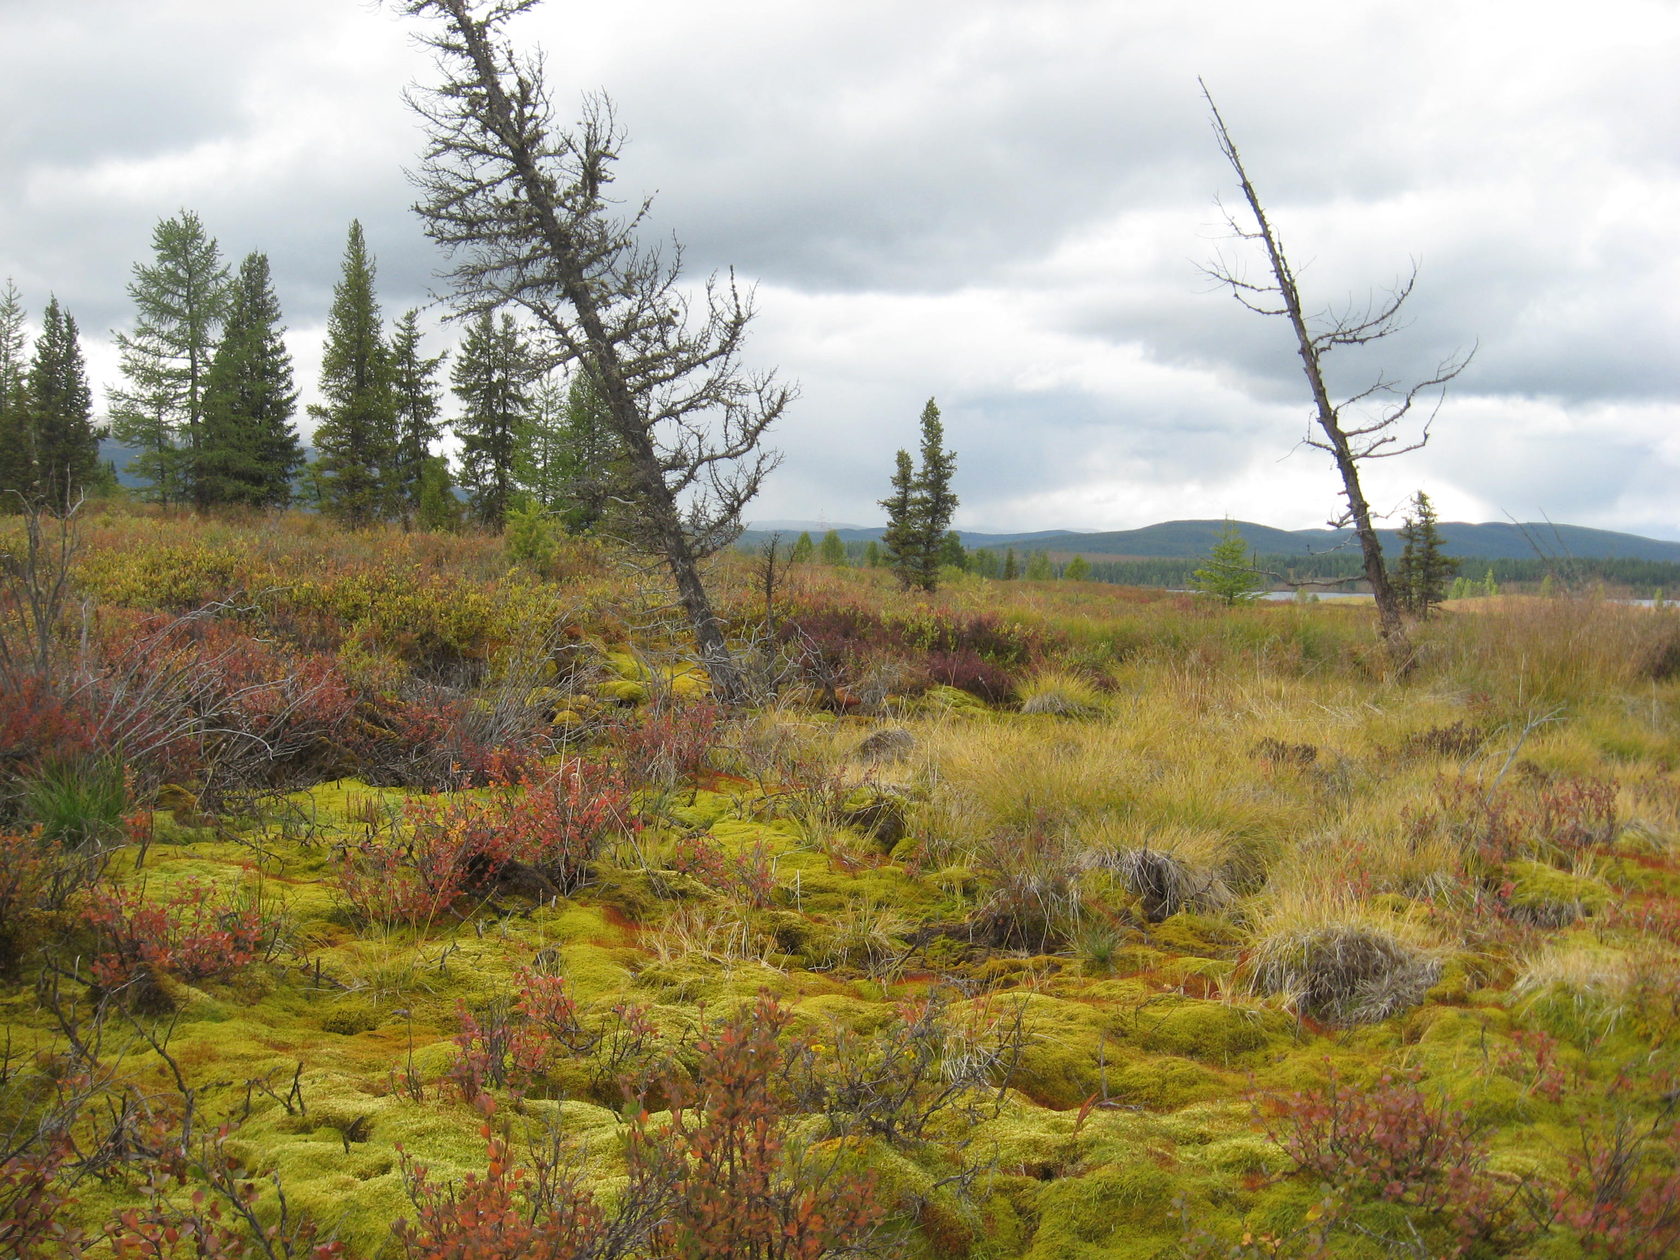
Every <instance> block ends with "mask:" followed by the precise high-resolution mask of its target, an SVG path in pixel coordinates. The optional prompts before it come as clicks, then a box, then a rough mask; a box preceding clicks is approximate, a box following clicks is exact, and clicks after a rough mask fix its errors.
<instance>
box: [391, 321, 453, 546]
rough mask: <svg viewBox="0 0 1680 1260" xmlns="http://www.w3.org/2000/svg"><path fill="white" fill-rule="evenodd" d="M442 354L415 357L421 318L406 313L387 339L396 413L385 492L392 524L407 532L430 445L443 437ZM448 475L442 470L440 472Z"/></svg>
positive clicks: (417, 503)
mask: <svg viewBox="0 0 1680 1260" xmlns="http://www.w3.org/2000/svg"><path fill="white" fill-rule="evenodd" d="M447 357H448V355H447V354H438V355H433V356H432V357H430V358H428V357H426V356H425V355H423V354H421V353H420V312H419V311H417V310H409V311H407V312H405V313H404V314H403V317H402V318H401V319H399V320H398V321H397V327H396V331H395V332H394V333H393V334H392V335H391V405H392V406H393V407H394V408H395V410H396V424H397V427H396V450H395V453H394V455H393V458H392V460H391V477H390V485H389V486H388V489H389V491H390V496H391V500H392V506H393V508H394V509H395V512H396V516H397V519H399V520H400V521H402V524H403V528H404V529H408V528H409V527H410V526H411V525H412V524H413V522H414V520H415V518H416V517H417V516H418V515H419V513H420V499H421V495H422V494H423V492H424V486H425V482H426V478H427V475H428V474H427V470H428V467H429V465H430V461H431V459H432V443H433V442H435V441H437V440H438V439H439V438H440V437H442V436H443V426H442V425H441V424H440V423H439V422H438V416H439V414H440V412H441V407H440V395H441V393H442V389H441V387H440V386H439V384H438V381H437V374H438V370H439V368H441V367H442V366H443V361H444V359H445V358H447ZM445 472H446V473H447V469H445Z"/></svg>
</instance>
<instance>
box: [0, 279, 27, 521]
mask: <svg viewBox="0 0 1680 1260" xmlns="http://www.w3.org/2000/svg"><path fill="white" fill-rule="evenodd" d="M24 318H25V316H24V309H23V296H22V294H20V293H19V292H18V290H17V286H16V285H15V284H13V283H12V281H11V280H10V279H8V280H7V281H6V288H5V290H4V292H0V513H6V512H15V511H17V510H18V508H19V507H21V506H22V500H23V499H25V498H27V497H28V496H29V495H30V493H31V492H32V490H33V488H34V482H35V455H34V449H35V431H34V427H33V425H32V424H31V423H30V420H29V409H28V395H27V393H26V392H25V390H24V379H25V376H26V374H27V371H28V360H27V358H26V356H25V353H24V351H25V350H26V348H27V338H26V337H25V335H24Z"/></svg>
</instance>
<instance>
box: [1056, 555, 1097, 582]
mask: <svg viewBox="0 0 1680 1260" xmlns="http://www.w3.org/2000/svg"><path fill="white" fill-rule="evenodd" d="M1062 576H1063V577H1065V578H1066V579H1067V580H1068V581H1070V582H1083V581H1085V580H1086V579H1087V578H1089V577H1090V576H1091V562H1090V561H1089V560H1087V559H1086V558H1085V557H1084V556H1075V557H1074V558H1073V559H1071V560H1069V561H1068V562H1067V568H1065V569H1063V570H1062Z"/></svg>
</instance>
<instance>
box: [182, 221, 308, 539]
mask: <svg viewBox="0 0 1680 1260" xmlns="http://www.w3.org/2000/svg"><path fill="white" fill-rule="evenodd" d="M280 319H281V315H280V299H279V298H278V297H276V296H275V293H274V285H273V281H272V279H271V277H270V274H269V266H268V255H266V254H263V253H256V252H253V253H251V254H248V255H247V256H246V258H245V261H244V262H243V263H241V264H240V266H239V274H238V276H237V277H236V278H235V279H234V281H233V285H232V287H231V289H230V296H229V299H228V308H227V322H226V325H225V326H224V328H223V331H222V340H221V344H220V345H218V346H217V347H216V353H215V356H214V357H213V358H212V359H211V360H210V370H209V373H208V374H207V376H206V381H205V387H204V421H203V432H202V438H201V441H200V444H199V452H198V460H197V472H196V476H195V477H194V485H195V487H196V489H197V497H198V500H199V502H201V503H203V504H205V505H213V504H222V503H228V504H243V505H247V506H250V507H284V506H285V505H286V504H287V503H289V502H291V497H292V476H293V474H294V473H296V472H297V470H298V466H299V465H300V464H302V463H303V451H302V448H301V447H300V446H299V445H298V437H297V432H296V430H295V429H293V427H292V415H293V413H294V412H295V411H296V409H297V390H296V389H294V388H293V387H292V356H291V353H290V352H289V351H288V350H287V349H286V342H285V332H286V330H285V328H283V327H282V326H281V323H280Z"/></svg>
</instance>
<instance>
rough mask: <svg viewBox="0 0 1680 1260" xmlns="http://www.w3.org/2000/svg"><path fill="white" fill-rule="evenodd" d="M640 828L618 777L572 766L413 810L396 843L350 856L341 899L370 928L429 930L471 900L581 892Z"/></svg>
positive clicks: (373, 841) (379, 840)
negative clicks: (621, 835) (609, 854)
mask: <svg viewBox="0 0 1680 1260" xmlns="http://www.w3.org/2000/svg"><path fill="white" fill-rule="evenodd" d="M636 825H637V824H636V821H635V818H634V815H633V811H632V810H631V808H630V792H629V790H628V789H627V788H626V787H625V786H624V782H623V780H622V778H621V777H620V776H619V775H618V773H617V772H616V771H614V770H612V769H611V768H610V767H605V766H602V765H599V764H598V763H595V762H590V761H584V760H581V759H579V760H574V761H568V762H566V763H565V764H563V765H562V766H561V767H560V768H559V769H558V770H556V771H554V772H553V773H552V774H549V775H547V776H546V777H544V778H541V779H533V778H531V777H529V776H528V775H527V776H526V777H523V778H521V779H520V780H519V781H518V783H517V785H512V786H510V785H507V784H505V783H504V785H503V786H502V788H501V789H500V790H498V791H496V792H493V793H492V794H490V795H488V796H484V797H476V798H469V797H465V796H450V797H443V798H438V799H433V800H425V801H415V802H411V803H410V804H409V805H408V806H407V807H406V808H405V809H404V811H403V816H402V820H401V824H400V826H399V829H398V833H397V834H396V835H394V836H384V837H370V838H369V839H368V840H366V841H364V842H363V843H362V844H360V845H359V846H357V847H356V849H355V850H353V851H352V852H351V853H349V854H348V855H347V857H346V860H345V862H344V864H343V865H342V866H341V867H340V870H339V891H340V892H341V893H342V894H343V895H344V898H345V900H346V901H347V902H348V903H349V905H350V908H351V910H352V911H353V913H354V914H355V915H356V917H357V918H359V919H361V920H362V921H363V922H368V923H379V924H383V925H385V926H388V927H390V926H396V925H399V924H402V925H406V926H409V927H413V928H417V929H423V928H425V927H426V926H427V925H429V924H431V923H433V922H435V921H437V920H438V919H439V918H440V917H441V916H443V915H444V914H446V913H448V912H451V911H453V910H455V909H456V908H457V907H458V905H459V903H460V902H462V901H463V900H464V899H466V898H467V897H469V896H479V897H485V896H489V895H491V894H493V893H495V892H497V891H499V890H508V891H517V892H520V893H522V894H524V895H527V896H532V897H535V898H538V899H545V898H550V897H554V896H561V895H566V894H569V893H572V892H574V891H576V889H577V888H578V887H579V886H581V885H582V883H583V882H584V880H585V879H586V878H587V876H588V871H589V865H590V863H592V862H593V861H594V860H595V857H596V855H597V853H598V852H599V851H600V847H601V844H602V842H603V841H604V840H606V839H607V838H608V837H609V836H611V835H613V834H615V833H616V832H619V831H625V830H630V829H633V828H634V827H635V826H636Z"/></svg>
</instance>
